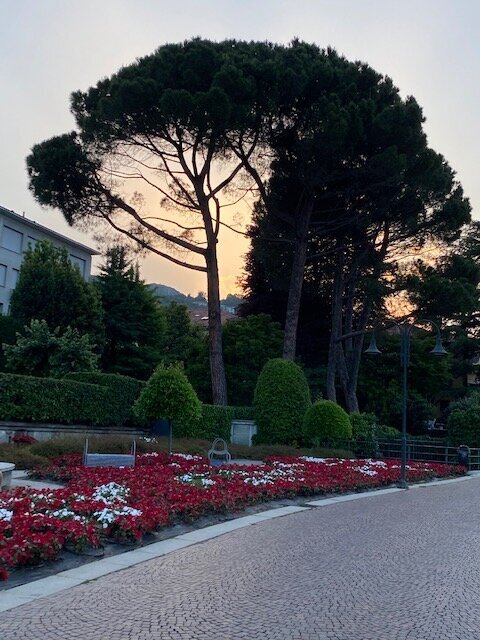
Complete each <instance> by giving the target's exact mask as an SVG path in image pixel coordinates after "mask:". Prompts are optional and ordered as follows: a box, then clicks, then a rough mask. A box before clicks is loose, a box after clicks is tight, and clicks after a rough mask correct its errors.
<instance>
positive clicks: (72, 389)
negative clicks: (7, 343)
mask: <svg viewBox="0 0 480 640" xmlns="http://www.w3.org/2000/svg"><path fill="white" fill-rule="evenodd" d="M108 396H109V391H108V390H107V389H105V388H104V387H100V386H99V385H94V384H87V383H84V382H75V381H73V380H58V379H56V378H34V377H31V376H20V375H15V374H10V373H0V419H1V420H17V421H19V422H51V423H56V424H86V425H108V424H112V422H111V419H110V413H111V409H110V404H111V403H110V402H109V397H108Z"/></svg>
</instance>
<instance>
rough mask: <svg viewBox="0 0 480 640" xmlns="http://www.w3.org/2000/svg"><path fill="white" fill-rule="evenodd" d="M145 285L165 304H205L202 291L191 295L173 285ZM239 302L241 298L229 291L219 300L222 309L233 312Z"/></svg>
mask: <svg viewBox="0 0 480 640" xmlns="http://www.w3.org/2000/svg"><path fill="white" fill-rule="evenodd" d="M147 286H148V288H149V289H151V291H153V293H154V294H155V295H156V296H157V297H158V298H160V301H161V302H164V303H165V304H168V303H169V302H173V301H175V302H179V303H180V304H184V305H185V306H186V307H188V308H189V309H196V308H198V307H206V306H207V299H206V297H205V296H204V295H203V294H202V293H199V294H198V295H196V296H195V297H193V296H191V295H189V294H187V295H185V294H184V293H182V292H181V291H178V290H177V289H174V288H173V287H168V286H167V285H165V284H156V283H153V284H149V285H147ZM241 302H242V298H240V297H239V296H236V295H233V294H231V293H229V294H228V295H227V297H226V298H225V299H224V300H220V306H221V308H222V309H223V310H224V311H227V312H228V313H232V314H234V313H235V309H236V307H237V306H238V305H239V304H240V303H241Z"/></svg>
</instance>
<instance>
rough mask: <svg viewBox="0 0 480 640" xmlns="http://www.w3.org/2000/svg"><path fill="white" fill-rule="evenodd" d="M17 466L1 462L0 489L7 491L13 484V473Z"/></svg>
mask: <svg viewBox="0 0 480 640" xmlns="http://www.w3.org/2000/svg"><path fill="white" fill-rule="evenodd" d="M14 469H15V465H14V464H12V463H11V462H0V488H1V489H6V488H7V487H9V486H10V485H11V483H12V471H13V470H14Z"/></svg>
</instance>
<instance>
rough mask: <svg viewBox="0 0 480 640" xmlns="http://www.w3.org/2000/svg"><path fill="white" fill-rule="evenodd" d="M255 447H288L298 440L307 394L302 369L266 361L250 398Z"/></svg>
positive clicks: (307, 400)
mask: <svg viewBox="0 0 480 640" xmlns="http://www.w3.org/2000/svg"><path fill="white" fill-rule="evenodd" d="M253 405H254V410H255V420H256V423H257V428H258V432H257V436H256V438H255V443H256V444H292V443H294V442H295V441H298V440H299V438H300V437H301V430H302V422H303V417H304V415H305V412H306V411H307V409H308V408H309V407H310V405H311V400H310V390H309V388H308V384H307V380H306V378H305V375H304V373H303V371H302V369H301V368H300V367H299V366H298V365H297V364H295V363H294V362H291V361H290V360H283V359H281V358H275V359H273V360H269V361H268V362H267V363H266V365H265V366H264V367H263V369H262V372H261V373H260V376H259V377H258V381H257V385H256V387H255V396H254V401H253Z"/></svg>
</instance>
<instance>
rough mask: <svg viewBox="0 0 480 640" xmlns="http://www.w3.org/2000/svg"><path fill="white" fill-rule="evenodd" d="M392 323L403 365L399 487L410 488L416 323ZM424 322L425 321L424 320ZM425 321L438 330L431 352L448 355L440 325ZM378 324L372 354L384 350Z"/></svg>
mask: <svg viewBox="0 0 480 640" xmlns="http://www.w3.org/2000/svg"><path fill="white" fill-rule="evenodd" d="M391 322H392V324H394V325H395V326H397V327H398V329H399V331H400V340H401V341H400V363H401V365H402V452H401V456H402V457H401V470H400V482H399V487H400V488H401V489H408V484H407V399H408V390H407V383H408V365H409V364H410V344H411V336H412V331H413V328H414V326H415V325H414V324H410V323H408V322H406V323H402V324H400V323H399V322H395V320H392V321H391ZM422 322H423V321H422ZM424 322H428V323H429V324H431V325H432V327H434V328H435V330H436V332H437V339H436V342H435V346H434V347H433V349H432V350H431V352H430V353H431V354H432V355H434V356H444V355H447V353H448V352H447V351H446V350H445V348H444V347H443V344H442V337H441V335H440V329H439V328H438V326H437V325H436V324H435V323H434V322H432V321H431V320H425V321H424ZM375 331H376V326H375V327H374V328H373V331H372V338H371V340H370V344H369V346H368V348H367V349H365V353H368V354H370V355H380V354H381V353H382V352H381V351H380V349H379V348H378V347H377V341H376V337H375Z"/></svg>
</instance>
